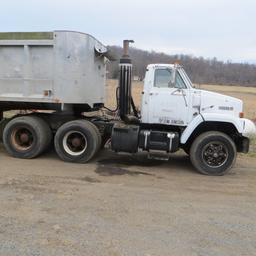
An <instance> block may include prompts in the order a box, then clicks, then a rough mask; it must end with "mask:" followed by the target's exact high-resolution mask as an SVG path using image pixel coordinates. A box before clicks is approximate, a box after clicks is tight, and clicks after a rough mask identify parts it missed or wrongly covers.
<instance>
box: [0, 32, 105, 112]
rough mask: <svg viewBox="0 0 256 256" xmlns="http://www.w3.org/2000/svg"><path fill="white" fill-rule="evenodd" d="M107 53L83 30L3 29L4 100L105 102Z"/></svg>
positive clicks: (0, 94)
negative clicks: (30, 31) (24, 30)
mask: <svg viewBox="0 0 256 256" xmlns="http://www.w3.org/2000/svg"><path fill="white" fill-rule="evenodd" d="M105 55H107V49H106V47H105V46H104V45H102V44H101V43H100V42H99V41H98V40H96V39H95V38H94V37H92V36H90V35H88V34H84V33H79V32H71V31H55V32H40V33H39V32H36V33H0V103H1V104H2V105H3V104H4V102H6V104H7V102H8V104H9V105H10V103H11V102H16V103H18V102H27V103H30V102H35V103H59V104H88V105H89V106H90V107H93V105H94V104H97V103H104V99H105V95H104V91H105V88H104V86H105V75H106V58H105V57H104V56H105ZM1 104H0V105H1ZM50 105H52V104H50Z"/></svg>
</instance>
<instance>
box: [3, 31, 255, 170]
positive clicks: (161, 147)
mask: <svg viewBox="0 0 256 256" xmlns="http://www.w3.org/2000/svg"><path fill="white" fill-rule="evenodd" d="M130 42H131V41H129V40H125V41H124V54H123V57H122V58H121V60H120V64H119V68H120V79H119V86H118V90H117V109H116V110H115V112H117V113H118V115H113V116H109V115H98V116H93V115H91V114H90V113H89V112H93V111H96V110H102V109H104V108H105V106H104V102H105V88H104V86H105V78H106V63H107V61H108V60H111V54H110V53H109V52H108V49H107V48H106V47H105V46H104V45H103V44H101V43H100V42H99V41H98V40H96V39H95V38H94V37H92V36H90V35H88V34H84V33H78V32H71V31H54V32H40V33H0V120H1V126H2V131H3V132H2V137H3V144H4V146H5V148H6V150H7V151H8V152H9V153H10V154H11V155H12V156H14V157H19V158H34V157H37V156H38V155H40V154H41V153H43V152H44V151H45V150H47V148H48V147H49V146H50V144H51V143H52V141H54V146H55V150H56V152H57V154H58V156H59V157H60V158H61V159H62V160H64V161H68V162H78V163H86V162H88V161H89V160H90V159H91V158H92V157H94V156H95V155H96V154H97V152H98V151H99V150H100V148H101V145H102V144H103V143H104V142H105V141H107V140H110V141H111V149H112V150H113V151H115V152H126V153H131V154H134V153H137V152H139V151H146V152H148V155H149V157H150V158H156V159H162V160H164V159H168V158H169V156H170V154H171V153H173V152H176V151H178V150H179V149H180V148H182V149H183V150H184V151H185V152H186V153H187V154H189V156H190V159H191V162H192V164H193V166H194V167H195V168H196V169H197V170H198V171H199V172H200V173H202V174H207V175H223V174H225V173H227V172H228V171H229V170H230V169H231V167H232V166H233V165H234V163H235V160H236V155H237V152H244V153H247V152H248V150H249V136H250V134H252V133H255V126H254V124H253V123H252V122H251V121H250V120H248V119H245V118H243V103H242V101H241V100H239V99H236V98H232V97H229V96H225V95H221V94H217V93H213V92H209V91H204V90H199V89H196V88H194V87H193V85H192V83H191V81H190V79H189V78H188V76H187V74H186V73H185V71H184V69H183V68H182V67H181V66H180V65H169V64H151V65H149V66H148V67H147V71H146V75H145V82H144V88H143V93H142V101H141V112H140V113H138V111H137V109H136V108H135V106H134V102H133V99H132V95H131V92H132V91H131V75H132V62H131V59H130V57H129V43H130ZM9 110H34V111H33V112H31V111H30V112H29V114H18V115H16V116H14V117H12V118H11V119H4V118H3V116H4V115H3V113H4V112H5V111H9ZM35 110H36V111H35Z"/></svg>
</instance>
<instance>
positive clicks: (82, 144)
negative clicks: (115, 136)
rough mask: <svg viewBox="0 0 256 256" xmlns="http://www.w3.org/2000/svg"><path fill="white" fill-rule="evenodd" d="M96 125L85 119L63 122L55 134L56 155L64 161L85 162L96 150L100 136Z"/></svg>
mask: <svg viewBox="0 0 256 256" xmlns="http://www.w3.org/2000/svg"><path fill="white" fill-rule="evenodd" d="M99 135H100V134H99V132H98V133H97V127H95V125H93V124H92V123H90V122H89V121H86V120H76V121H71V122H68V123H65V124H63V125H62V126H61V127H60V128H59V129H58V130H57V133H56V135H55V139H54V145H55V150H56V152H57V154H58V156H59V157H60V158H61V159H62V160H63V161H66V162H77V163H86V162H88V161H89V160H90V159H91V158H92V157H93V156H94V155H95V154H96V152H97V151H98V149H99V147H100V143H101V138H100V137H99Z"/></svg>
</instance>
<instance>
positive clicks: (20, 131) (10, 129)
mask: <svg viewBox="0 0 256 256" xmlns="http://www.w3.org/2000/svg"><path fill="white" fill-rule="evenodd" d="M51 141H52V131H51V129H50V127H49V125H48V124H47V123H46V122H45V121H44V120H43V119H41V118H40V117H37V116H20V117H16V118H14V119H12V120H11V121H10V122H9V123H8V124H7V125H6V126H5V128H4V131H3V143H4V146H5V149H6V151H7V152H8V153H9V154H10V155H12V156H13V157H16V158H24V159H31V158H35V157H37V156H38V155H40V154H41V153H43V152H44V151H45V150H46V149H47V148H48V147H49V146H50V144H51Z"/></svg>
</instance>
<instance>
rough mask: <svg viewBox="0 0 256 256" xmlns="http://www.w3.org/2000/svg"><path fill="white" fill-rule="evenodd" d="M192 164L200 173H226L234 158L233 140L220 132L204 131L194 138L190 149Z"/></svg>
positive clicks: (218, 174)
mask: <svg viewBox="0 0 256 256" xmlns="http://www.w3.org/2000/svg"><path fill="white" fill-rule="evenodd" d="M190 159H191V162H192V164H193V166H194V167H195V168H196V169H197V170H198V171H199V172H200V173H202V174H205V175H215V176H221V175H224V174H226V173H227V172H228V171H229V170H230V169H231V168H232V166H233V165H234V163H235V160H236V146H235V144H234V142H233V140H232V139H231V138H230V137H229V136H228V135H226V134H224V133H222V132H205V133H203V134H201V135H200V136H199V137H198V138H196V139H195V140H194V142H193V144H192V146H191V149H190Z"/></svg>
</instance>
